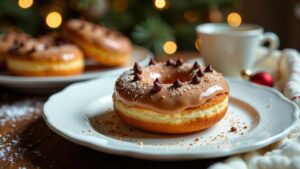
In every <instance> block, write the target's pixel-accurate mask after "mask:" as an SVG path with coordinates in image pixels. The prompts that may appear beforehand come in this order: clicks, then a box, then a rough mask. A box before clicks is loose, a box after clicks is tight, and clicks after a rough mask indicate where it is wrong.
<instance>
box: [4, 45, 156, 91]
mask: <svg viewBox="0 0 300 169" xmlns="http://www.w3.org/2000/svg"><path fill="white" fill-rule="evenodd" d="M151 57H152V53H151V52H150V51H149V50H147V49H145V48H143V47H139V46H134V48H133V52H132V56H131V58H130V61H129V62H128V64H127V65H125V66H123V67H116V68H104V67H100V66H99V65H97V64H95V63H93V62H91V61H88V62H86V67H87V68H88V70H85V72H83V73H82V74H81V75H78V76H64V77H22V76H12V75H9V74H7V73H4V72H0V85H2V86H5V87H9V88H13V89H15V90H19V91H23V92H48V91H49V92H51V91H53V90H58V89H62V88H63V87H65V86H67V85H69V84H71V83H74V82H79V81H85V80H90V79H95V78H100V77H101V78H104V77H112V76H116V75H119V74H120V73H122V72H123V71H124V70H126V69H128V68H129V67H131V66H132V65H133V64H134V62H138V63H139V64H140V65H146V64H148V62H149V60H150V58H151Z"/></svg>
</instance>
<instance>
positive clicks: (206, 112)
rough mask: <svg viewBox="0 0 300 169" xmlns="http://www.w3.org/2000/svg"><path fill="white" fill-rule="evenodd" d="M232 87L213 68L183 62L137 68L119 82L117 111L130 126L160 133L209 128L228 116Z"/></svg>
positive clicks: (115, 100)
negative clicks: (230, 89)
mask: <svg viewBox="0 0 300 169" xmlns="http://www.w3.org/2000/svg"><path fill="white" fill-rule="evenodd" d="M228 95H229V87H228V85H227V82H226V81H225V80H224V78H223V76H222V75H221V74H220V73H218V72H216V71H215V70H214V69H213V68H212V66H211V65H208V66H207V67H200V66H199V64H198V63H194V65H192V64H187V63H183V61H182V60H181V59H178V60H177V61H173V60H168V61H167V62H166V63H156V62H155V61H154V60H152V61H151V62H150V64H149V66H147V67H145V68H141V67H140V66H139V65H138V64H135V66H134V68H133V69H132V70H129V71H126V72H124V73H123V74H122V75H121V76H120V77H119V78H118V79H117V81H116V84H115V92H114V95H113V102H114V109H115V112H116V113H117V114H118V116H119V117H120V118H121V119H122V120H123V121H124V122H125V123H127V124H128V125H131V126H134V127H137V128H140V129H143V130H147V131H152V132H158V133H169V134H173V133H189V132H195V131H199V130H203V129H205V128H208V127H210V126H212V125H213V124H215V123H216V122H218V121H219V120H220V119H221V118H223V116H224V115H225V113H226V111H227V107H228Z"/></svg>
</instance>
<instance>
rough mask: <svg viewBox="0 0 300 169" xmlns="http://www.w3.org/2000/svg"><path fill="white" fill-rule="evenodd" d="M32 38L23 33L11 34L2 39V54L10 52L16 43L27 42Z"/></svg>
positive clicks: (0, 39) (0, 38)
mask: <svg viewBox="0 0 300 169" xmlns="http://www.w3.org/2000/svg"><path fill="white" fill-rule="evenodd" d="M28 38H30V36H29V35H28V34H26V33H22V32H9V33H6V34H3V35H1V37H0V54H3V53H6V52H8V51H9V50H10V49H11V48H12V47H13V46H14V45H15V43H16V41H18V42H24V41H26V40H27V39H28Z"/></svg>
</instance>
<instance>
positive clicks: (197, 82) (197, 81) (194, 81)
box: [191, 75, 200, 84]
mask: <svg viewBox="0 0 300 169" xmlns="http://www.w3.org/2000/svg"><path fill="white" fill-rule="evenodd" d="M191 83H192V84H199V83H200V77H198V76H197V75H195V76H194V77H193V78H192V81H191Z"/></svg>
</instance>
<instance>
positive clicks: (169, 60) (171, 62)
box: [166, 58, 175, 66]
mask: <svg viewBox="0 0 300 169" xmlns="http://www.w3.org/2000/svg"><path fill="white" fill-rule="evenodd" d="M174 65H175V63H174V61H173V60H172V59H170V58H169V59H168V60H167V62H166V66H174Z"/></svg>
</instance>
